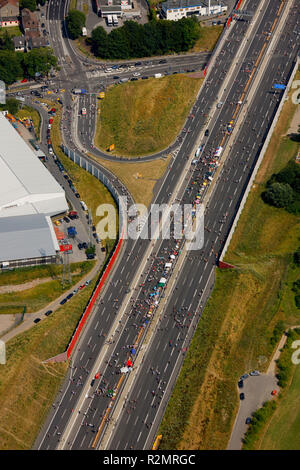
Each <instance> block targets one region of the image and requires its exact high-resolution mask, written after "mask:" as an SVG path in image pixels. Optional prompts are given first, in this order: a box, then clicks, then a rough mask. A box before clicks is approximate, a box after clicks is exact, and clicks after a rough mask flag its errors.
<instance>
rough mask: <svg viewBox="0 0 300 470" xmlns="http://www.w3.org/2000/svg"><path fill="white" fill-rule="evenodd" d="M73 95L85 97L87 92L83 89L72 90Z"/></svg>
mask: <svg viewBox="0 0 300 470" xmlns="http://www.w3.org/2000/svg"><path fill="white" fill-rule="evenodd" d="M73 93H74V95H86V94H87V91H86V90H85V89H84V88H74V90H73Z"/></svg>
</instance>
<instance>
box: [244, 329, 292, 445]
mask: <svg viewBox="0 0 300 470" xmlns="http://www.w3.org/2000/svg"><path fill="white" fill-rule="evenodd" d="M299 333H300V330H298V333H297V331H293V330H290V332H289V337H288V339H287V342H286V344H285V346H284V347H283V349H282V352H281V355H280V358H279V361H278V364H279V365H280V367H282V368H283V369H282V371H281V370H280V368H279V369H278V368H277V372H278V375H279V377H281V376H282V378H283V375H282V374H283V373H284V382H282V380H280V386H281V387H283V388H281V392H280V395H279V398H278V399H277V400H276V401H272V402H267V403H266V405H264V406H263V407H262V408H260V409H259V410H257V412H255V413H254V416H253V419H252V423H251V424H250V426H249V428H248V430H247V432H246V435H245V438H244V444H243V449H245V450H257V449H260V450H298V449H299V446H300V420H299V417H300V394H299V390H300V367H299V366H297V365H294V364H293V363H292V360H291V357H292V354H293V352H294V349H292V348H291V345H292V343H293V342H294V341H296V340H299V338H300V335H299Z"/></svg>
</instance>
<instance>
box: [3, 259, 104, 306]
mask: <svg viewBox="0 0 300 470" xmlns="http://www.w3.org/2000/svg"><path fill="white" fill-rule="evenodd" d="M76 264H77V267H79V266H80V263H76ZM94 264H95V261H91V262H86V263H81V269H77V270H76V271H78V272H77V273H76V274H73V275H72V276H71V284H69V283H65V285H64V286H63V285H62V283H61V276H60V279H56V280H52V281H48V282H44V283H42V284H38V285H36V286H35V287H33V288H31V289H26V290H23V291H16V292H11V293H5V294H0V308H1V310H0V311H1V313H7V314H9V313H15V306H21V305H22V306H23V307H24V306H26V312H27V313H31V312H36V311H39V310H40V309H42V308H43V307H45V306H47V305H48V304H49V303H51V302H52V301H53V300H55V299H56V298H57V297H59V296H61V295H62V294H63V292H65V291H67V290H69V289H70V288H71V287H72V286H73V285H74V284H76V283H77V282H78V281H79V280H80V279H81V278H82V277H83V276H84V275H85V274H87V273H88V272H89V271H90V270H91V269H92V267H93V266H94ZM74 268H75V266H74V265H73V266H72V271H73V272H74V271H75V269H74ZM22 310H23V308H22V309H21V311H22ZM19 313H21V312H19Z"/></svg>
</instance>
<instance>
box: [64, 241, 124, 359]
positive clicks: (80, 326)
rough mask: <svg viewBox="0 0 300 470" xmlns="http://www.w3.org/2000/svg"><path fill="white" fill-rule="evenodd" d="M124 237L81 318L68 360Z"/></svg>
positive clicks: (70, 345) (68, 353)
mask: <svg viewBox="0 0 300 470" xmlns="http://www.w3.org/2000/svg"><path fill="white" fill-rule="evenodd" d="M122 237H123V234H122V236H121V238H120V240H119V243H118V245H117V247H116V249H115V251H114V254H113V255H112V257H111V259H110V261H109V263H108V265H107V268H106V269H105V271H104V273H103V275H102V277H101V280H100V282H99V284H98V286H97V288H96V290H95V292H94V294H93V296H92V298H91V300H90V302H89V304H88V306H87V308H86V311H85V312H84V314H83V316H82V318H81V320H80V323H79V325H78V327H77V329H76V331H75V334H74V336H73V338H72V340H71V342H70V344H69V346H68V348H67V359H69V357H70V355H71V353H72V351H73V349H74V346H75V344H76V341H77V340H78V338H79V335H80V333H81V330H82V328H83V326H84V324H85V322H86V320H87V318H88V316H89V314H90V313H91V310H92V308H93V306H94V304H95V302H96V299H97V297H98V295H99V294H100V291H101V289H102V287H103V284H104V282H105V281H106V279H107V276H108V275H109V273H110V271H111V268H112V267H113V264H114V262H115V260H116V257H117V254H118V253H119V251H120V248H121V245H122V241H123V238H122Z"/></svg>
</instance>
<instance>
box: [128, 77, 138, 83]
mask: <svg viewBox="0 0 300 470" xmlns="http://www.w3.org/2000/svg"><path fill="white" fill-rule="evenodd" d="M136 80H138V78H137V77H132V78H131V79H130V81H131V82H135V81H136Z"/></svg>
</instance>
